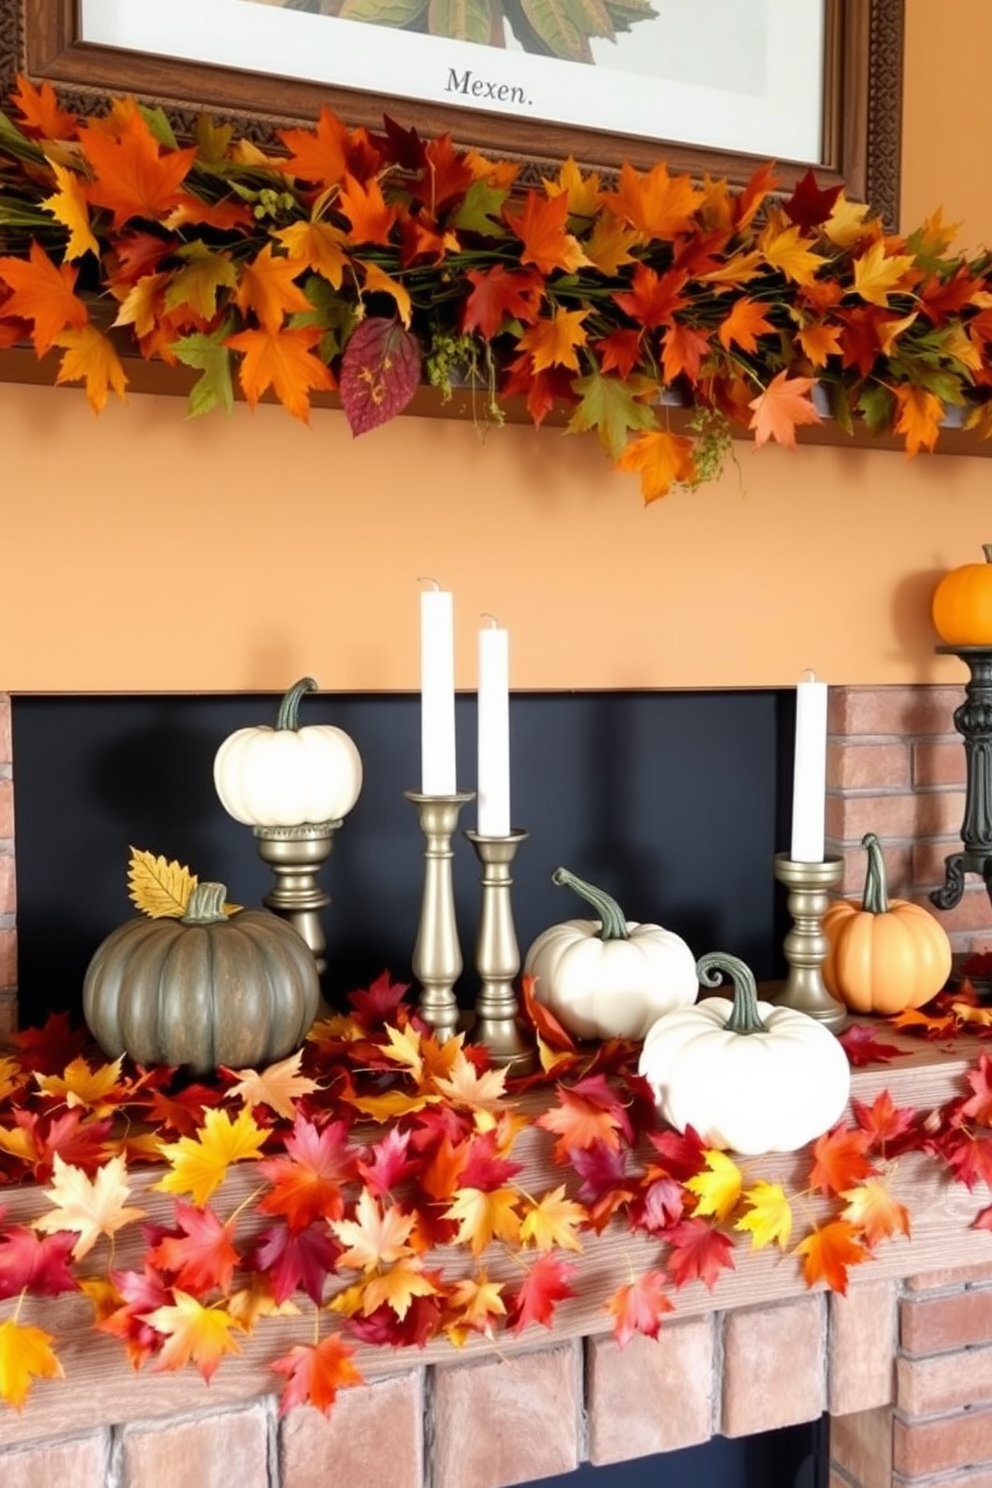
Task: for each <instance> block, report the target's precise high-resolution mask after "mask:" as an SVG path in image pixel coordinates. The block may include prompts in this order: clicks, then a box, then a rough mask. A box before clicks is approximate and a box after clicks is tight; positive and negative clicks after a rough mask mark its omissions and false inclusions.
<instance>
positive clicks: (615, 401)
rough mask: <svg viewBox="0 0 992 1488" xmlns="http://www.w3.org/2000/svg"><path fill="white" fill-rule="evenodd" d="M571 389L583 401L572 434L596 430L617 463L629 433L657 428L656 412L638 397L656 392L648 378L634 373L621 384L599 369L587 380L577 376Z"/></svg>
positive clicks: (573, 418)
mask: <svg viewBox="0 0 992 1488" xmlns="http://www.w3.org/2000/svg"><path fill="white" fill-rule="evenodd" d="M572 388H573V390H574V391H575V392H576V393H578V394H579V396H580V397H581V399H582V401H581V403H580V404H579V406H578V408H576V410H575V412H574V413H573V415H572V420H571V423H570V424H569V426H568V427H569V432H570V433H573V434H574V433H579V432H580V431H581V430H583V429H595V430H596V432H597V434H598V435H599V442H600V444H601V445H602V446H603V448H604V449H605V450H606V451H607V452H608V453H609V454H610V455H611V456H612V458H613V459H614V460H615V459H616V458H617V457H618V456H619V454H620V451H621V450H622V449H623V447H624V445H625V444H626V443H627V431H628V430H630V429H653V428H654V426H655V417H654V410H653V409H652V408H651V407H650V406H649V405H647V404H645V403H639V402H638V401H637V398H636V397H635V394H637V393H642V394H645V393H653V392H655V391H656V389H655V384H654V383H653V382H652V381H651V379H650V378H649V377H638V376H637V375H636V373H635V374H634V375H632V376H631V377H628V378H627V380H626V381H625V382H621V381H620V379H619V378H618V377H606V376H604V375H603V373H602V372H600V371H598V370H597V371H595V372H590V373H589V375H588V377H577V378H576V379H575V380H574V382H573V383H572Z"/></svg>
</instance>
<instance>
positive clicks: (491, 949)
mask: <svg viewBox="0 0 992 1488" xmlns="http://www.w3.org/2000/svg"><path fill="white" fill-rule="evenodd" d="M465 836H466V837H467V838H468V840H469V842H471V844H472V846H473V847H474V848H475V851H476V855H477V857H478V859H479V862H480V863H481V864H482V879H481V883H482V910H481V914H480V918H479V931H478V936H477V938H476V942H475V969H476V971H477V972H478V974H479V978H480V980H481V982H482V987H481V990H480V992H479V995H478V997H477V998H476V1003H475V1022H474V1024H473V1025H472V1028H471V1031H470V1033H469V1038H470V1039H471V1041H472V1042H473V1043H476V1044H483V1045H485V1047H486V1049H487V1050H488V1051H489V1057H490V1059H491V1060H492V1062H493V1064H495V1065H498V1066H499V1067H501V1068H505V1069H506V1070H507V1071H508V1072H509V1073H511V1074H515V1075H524V1074H528V1073H529V1072H530V1071H531V1070H532V1069H535V1068H536V1066H537V1048H536V1046H535V1044H534V1042H533V1040H532V1038H531V1037H530V1035H529V1034H528V1033H527V1032H526V1031H525V1029H524V1027H523V1025H522V1024H521V1022H520V1010H519V1008H518V1006H517V994H516V992H515V991H514V987H513V980H514V977H515V976H516V975H517V972H518V971H519V970H520V949H519V947H518V945H517V934H516V930H515V929H514V926H513V907H512V904H511V900H510V889H511V888H512V886H513V879H512V878H511V877H510V869H511V867H512V865H513V860H514V858H515V857H516V853H517V848H518V847H519V846H520V844H521V842H523V841H524V839H525V838H526V836H527V833H526V832H521V831H519V830H514V831H511V832H510V834H509V836H507V837H480V835H479V833H478V832H466V833H465Z"/></svg>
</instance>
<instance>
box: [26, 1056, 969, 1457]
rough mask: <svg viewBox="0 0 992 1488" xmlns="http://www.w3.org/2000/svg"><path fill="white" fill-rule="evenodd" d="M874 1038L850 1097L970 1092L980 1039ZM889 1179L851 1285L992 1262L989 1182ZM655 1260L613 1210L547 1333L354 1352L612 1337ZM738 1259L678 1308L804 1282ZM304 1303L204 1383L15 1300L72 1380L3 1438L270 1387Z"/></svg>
mask: <svg viewBox="0 0 992 1488" xmlns="http://www.w3.org/2000/svg"><path fill="white" fill-rule="evenodd" d="M879 1037H880V1038H881V1039H882V1041H883V1042H885V1043H886V1044H895V1045H896V1046H897V1047H898V1048H899V1049H901V1050H905V1053H904V1054H902V1055H900V1057H898V1058H894V1059H892V1060H891V1061H890V1062H888V1063H885V1064H877V1065H869V1066H866V1067H864V1068H861V1069H856V1070H855V1071H854V1072H853V1077H852V1094H853V1096H855V1097H856V1098H857V1099H859V1100H861V1101H865V1102H870V1101H872V1100H873V1099H874V1098H875V1097H876V1096H877V1095H878V1094H879V1093H880V1092H881V1091H883V1090H888V1092H889V1094H890V1095H891V1097H892V1100H893V1102H894V1103H895V1104H896V1105H897V1106H913V1107H914V1108H916V1109H917V1110H920V1111H923V1112H926V1111H928V1110H931V1109H933V1108H934V1107H936V1106H939V1105H941V1104H943V1103H944V1102H945V1101H947V1100H948V1099H950V1098H951V1097H953V1096H955V1095H957V1094H961V1093H963V1092H964V1091H965V1090H966V1085H965V1075H966V1072H967V1071H968V1069H969V1068H970V1067H971V1066H972V1065H973V1064H974V1063H975V1061H976V1059H977V1057H978V1053H979V1050H980V1049H981V1047H982V1045H981V1044H980V1042H979V1041H977V1040H974V1039H970V1038H965V1037H959V1038H956V1039H954V1040H952V1041H948V1042H945V1043H928V1042H925V1041H923V1040H921V1039H913V1038H909V1037H907V1036H903V1035H900V1034H898V1033H894V1032H892V1031H891V1030H890V1029H889V1028H887V1027H883V1028H882V1029H880V1030H879ZM531 1099H533V1097H532V1098H531ZM538 1146H540V1151H541V1156H540V1157H538V1156H537V1149H538ZM547 1149H548V1143H547V1140H546V1135H545V1134H543V1133H541V1132H539V1131H537V1130H530V1131H526V1132H524V1133H523V1134H522V1135H521V1137H520V1138H519V1139H518V1142H517V1146H516V1148H515V1150H514V1156H515V1157H517V1158H518V1159H519V1160H520V1161H522V1162H524V1163H525V1170H524V1172H523V1173H522V1174H521V1175H520V1177H519V1179H518V1181H519V1183H520V1184H521V1185H522V1186H523V1187H525V1188H530V1187H532V1186H533V1187H534V1188H536V1189H537V1190H538V1191H540V1190H541V1189H542V1188H546V1187H549V1186H553V1185H554V1184H556V1183H558V1182H560V1181H561V1176H562V1170H560V1169H554V1168H553V1167H552V1166H551V1165H550V1163H549V1162H548V1161H547V1157H546V1153H547ZM804 1163H805V1165H806V1166H807V1167H808V1156H807V1158H806V1159H804V1158H803V1156H802V1154H800V1155H798V1156H797V1155H794V1154H792V1155H779V1156H771V1155H769V1156H763V1157H758V1158H749V1159H741V1165H742V1166H743V1167H744V1168H745V1172H746V1175H747V1176H748V1177H749V1178H753V1179H757V1178H762V1179H766V1180H769V1181H780V1182H782V1183H783V1184H784V1185H785V1186H786V1188H787V1190H788V1188H789V1186H790V1185H792V1186H795V1184H796V1183H797V1181H799V1175H800V1174H801V1172H802V1171H803V1167H804ZM160 1176H161V1171H160V1170H155V1169H146V1170H143V1171H141V1172H139V1173H137V1174H135V1175H134V1182H133V1188H132V1196H131V1200H130V1202H132V1203H136V1204H138V1205H140V1206H141V1207H142V1208H145V1209H146V1210H147V1212H148V1218H149V1220H150V1221H155V1220H158V1221H161V1222H171V1200H170V1199H169V1197H168V1196H166V1195H163V1194H158V1193H155V1192H153V1191H152V1185H153V1184H154V1183H155V1182H156V1180H157V1178H158V1177H160ZM250 1188H251V1175H250V1173H249V1172H248V1171H247V1170H246V1169H244V1168H234V1169H232V1170H231V1172H230V1173H229V1175H228V1177H227V1178H226V1180H225V1182H224V1185H223V1187H222V1188H221V1189H220V1190H219V1191H218V1193H217V1195H216V1196H215V1198H214V1200H213V1201H212V1202H214V1203H215V1205H216V1206H217V1208H218V1210H219V1211H220V1212H221V1213H227V1212H229V1211H232V1210H233V1209H234V1208H235V1207H236V1206H237V1205H238V1204H239V1203H240V1202H241V1200H242V1199H243V1198H244V1197H246V1195H247V1194H248V1193H249V1192H250ZM890 1188H891V1191H892V1192H893V1194H894V1195H895V1197H896V1198H897V1199H898V1200H899V1201H900V1202H901V1203H903V1204H905V1205H906V1207H907V1209H908V1211H909V1214H910V1220H911V1226H912V1237H911V1238H910V1239H906V1238H903V1237H899V1238H897V1239H895V1240H892V1241H889V1242H887V1243H886V1244H884V1245H883V1246H881V1247H880V1248H879V1250H878V1251H877V1253H876V1255H875V1257H873V1259H872V1260H871V1261H869V1262H867V1263H866V1264H864V1265H863V1266H861V1267H858V1268H856V1269H854V1270H852V1272H851V1273H850V1288H849V1290H850V1292H856V1289H857V1287H858V1286H859V1284H865V1283H869V1282H873V1281H879V1280H882V1279H891V1278H896V1277H902V1276H909V1275H914V1274H917V1273H920V1272H925V1271H929V1270H935V1269H938V1268H943V1267H948V1266H954V1267H964V1266H969V1265H972V1264H981V1263H988V1262H989V1261H992V1234H990V1233H989V1232H988V1231H986V1230H976V1229H972V1228H970V1226H971V1224H972V1221H973V1219H974V1218H975V1215H976V1214H977V1213H978V1211H979V1210H980V1209H982V1208H984V1207H985V1206H986V1205H987V1204H988V1202H989V1196H988V1193H987V1192H986V1191H985V1189H984V1188H983V1187H980V1188H978V1189H976V1191H975V1192H974V1193H969V1192H968V1190H967V1189H966V1188H965V1187H964V1186H963V1185H961V1184H959V1183H955V1182H952V1181H950V1180H949V1179H948V1178H947V1177H946V1176H944V1175H943V1174H942V1173H941V1170H940V1168H939V1165H938V1163H936V1162H935V1161H933V1160H932V1159H929V1158H927V1157H925V1156H923V1155H922V1154H919V1153H910V1154H908V1155H906V1156H904V1157H901V1158H900V1159H899V1160H898V1163H897V1165H896V1169H895V1173H894V1176H893V1177H892V1179H891V1181H890ZM0 1201H2V1207H3V1210H4V1218H5V1221H6V1222H7V1223H8V1224H10V1223H18V1222H23V1221H25V1220H28V1219H31V1218H34V1217H36V1216H37V1215H38V1213H39V1210H40V1208H41V1209H43V1208H44V1205H43V1204H42V1205H41V1206H39V1194H38V1191H37V1189H35V1188H33V1187H28V1186H23V1187H21V1186H18V1187H15V1188H7V1189H4V1190H2V1191H0ZM815 1212H816V1204H815V1201H811V1208H810V1210H809V1211H808V1213H809V1214H810V1215H811V1216H813V1215H815ZM249 1234H250V1222H249V1221H248V1220H247V1218H246V1220H245V1221H244V1222H243V1223H242V1226H241V1227H239V1240H243V1239H245V1238H247V1236H248V1235H249ZM132 1235H133V1238H132ZM117 1239H118V1245H117V1247H116V1250H115V1253H114V1264H115V1266H119V1267H121V1268H127V1267H131V1266H140V1259H139V1256H140V1248H141V1244H142V1239H141V1235H140V1226H134V1227H129V1228H128V1229H126V1230H124V1231H122V1232H121V1234H120V1235H119V1236H118V1237H117ZM94 1257H95V1261H96V1264H95V1266H94V1269H98V1267H99V1265H101V1264H102V1265H105V1264H106V1241H101V1242H100V1245H99V1246H98V1248H97V1250H96V1251H95V1252H94ZM657 1257H658V1243H657V1241H653V1240H652V1239H651V1238H650V1237H649V1236H646V1235H644V1234H640V1233H638V1234H634V1233H632V1232H631V1231H630V1230H629V1229H627V1228H626V1227H625V1226H624V1224H623V1223H622V1222H620V1221H616V1222H614V1223H612V1224H611V1225H610V1226H609V1228H608V1229H607V1230H606V1231H605V1232H604V1233H603V1234H602V1235H601V1236H590V1237H584V1250H583V1252H582V1254H581V1255H576V1256H574V1257H570V1259H573V1260H574V1262H575V1264H576V1267H577V1275H576V1277H575V1280H574V1282H573V1285H574V1286H575V1290H576V1292H577V1293H578V1295H577V1296H576V1297H575V1298H574V1299H571V1300H568V1301H566V1302H563V1303H561V1304H559V1306H558V1308H557V1311H556V1320H555V1326H554V1330H553V1332H551V1333H549V1332H548V1331H546V1330H545V1329H542V1328H539V1327H531V1328H529V1329H527V1330H526V1332H525V1333H523V1334H522V1335H521V1336H520V1337H519V1338H516V1339H515V1338H512V1337H509V1336H507V1335H502V1336H499V1337H498V1338H497V1339H496V1340H495V1341H494V1342H492V1343H490V1342H488V1341H487V1340H485V1339H483V1338H481V1337H479V1338H473V1339H471V1340H470V1341H469V1342H468V1343H467V1344H466V1345H465V1346H464V1347H463V1348H461V1349H455V1348H454V1347H453V1346H451V1345H449V1344H447V1343H445V1342H443V1341H441V1342H435V1343H432V1344H430V1345H428V1347H427V1348H426V1349H423V1350H420V1349H414V1350H410V1349H374V1348H371V1347H359V1348H358V1350H357V1353H356V1363H357V1364H358V1366H359V1367H360V1369H361V1372H362V1374H363V1375H364V1377H365V1378H366V1380H368V1381H372V1380H375V1379H377V1378H381V1377H382V1376H384V1375H389V1374H396V1373H399V1372H403V1371H406V1370H409V1369H410V1367H411V1364H412V1363H415V1364H416V1365H417V1366H420V1365H423V1364H430V1363H439V1362H445V1363H448V1364H451V1363H453V1362H460V1361H464V1362H466V1363H467V1362H469V1361H471V1360H474V1359H478V1358H480V1357H483V1356H485V1355H487V1354H493V1353H497V1354H499V1355H500V1356H501V1357H505V1356H509V1355H514V1354H519V1353H522V1352H525V1351H528V1350H533V1349H539V1348H545V1347H546V1346H547V1345H548V1343H549V1342H550V1341H552V1340H554V1339H561V1340H565V1339H574V1338H580V1337H593V1336H599V1335H603V1334H606V1333H608V1332H609V1331H610V1326H611V1319H610V1317H609V1315H608V1314H607V1312H606V1311H605V1307H604V1304H605V1302H606V1300H607V1298H608V1297H609V1296H610V1295H611V1294H612V1293H613V1292H614V1291H615V1290H616V1289H617V1287H618V1286H620V1285H621V1284H623V1283H624V1282H626V1281H629V1280H630V1279H631V1277H632V1276H636V1275H637V1274H639V1273H640V1272H642V1271H644V1270H646V1269H648V1268H649V1267H651V1266H653V1265H655V1264H656V1263H657ZM481 1263H482V1264H483V1265H485V1266H486V1268H487V1270H488V1272H489V1274H490V1276H491V1277H492V1278H494V1279H497V1280H503V1279H506V1280H509V1279H511V1278H512V1277H513V1276H514V1272H515V1266H516V1263H515V1261H514V1259H513V1257H512V1256H510V1255H509V1254H508V1253H506V1252H505V1251H503V1250H502V1248H501V1247H500V1246H493V1247H491V1248H490V1251H488V1252H486V1253H485V1254H484V1255H483V1256H482V1257H481ZM430 1264H431V1265H437V1266H440V1267H442V1268H443V1269H444V1270H445V1273H446V1275H449V1276H457V1275H459V1274H462V1273H464V1272H465V1271H467V1270H468V1261H467V1258H466V1257H465V1255H464V1254H463V1253H462V1252H460V1251H456V1250H454V1249H451V1250H447V1251H438V1252H436V1253H435V1254H434V1255H433V1256H431V1258H430ZM735 1267H736V1269H734V1270H733V1271H726V1272H724V1273H723V1274H722V1275H721V1277H720V1279H719V1281H718V1282H717V1285H716V1286H715V1287H714V1289H713V1291H712V1292H710V1291H707V1289H706V1288H705V1287H704V1286H703V1285H702V1284H701V1283H699V1282H693V1283H691V1284H690V1285H689V1286H686V1287H685V1288H683V1289H682V1290H680V1291H679V1292H677V1293H674V1294H673V1301H674V1303H675V1308H676V1311H675V1313H673V1315H672V1316H673V1318H678V1317H687V1316H691V1315H694V1314H699V1313H704V1312H729V1311H732V1310H735V1309H739V1308H750V1307H761V1306H763V1305H765V1304H768V1303H772V1302H778V1301H782V1300H785V1299H788V1298H795V1297H799V1296H802V1295H804V1294H805V1293H806V1290H807V1289H806V1286H805V1283H804V1281H803V1277H802V1274H801V1271H800V1267H799V1263H798V1261H797V1259H796V1258H795V1257H793V1256H790V1255H782V1254H781V1252H779V1250H778V1249H777V1247H775V1246H769V1247H768V1248H767V1249H764V1250H761V1251H752V1250H749V1249H748V1247H747V1245H746V1243H745V1240H744V1237H742V1238H741V1242H740V1244H739V1245H738V1247H737V1248H736V1249H735ZM300 1302H301V1315H298V1316H296V1317H284V1318H276V1319H267V1320H263V1321H262V1322H261V1323H260V1324H259V1326H258V1327H257V1329H256V1331H255V1333H254V1334H253V1335H252V1336H251V1337H250V1338H247V1339H245V1341H244V1345H243V1352H242V1353H241V1354H240V1355H239V1356H237V1357H227V1358H225V1359H224V1360H223V1362H222V1364H221V1366H220V1368H219V1369H218V1370H217V1373H216V1374H215V1375H214V1377H213V1379H212V1381H211V1382H210V1384H209V1385H206V1384H205V1383H204V1382H203V1380H202V1379H201V1378H200V1376H199V1374H198V1373H196V1372H195V1370H193V1369H187V1370H186V1371H184V1372H182V1373H178V1374H173V1373H165V1372H160V1373H156V1372H155V1371H154V1369H153V1368H152V1367H151V1366H150V1365H145V1366H144V1368H142V1369H141V1370H140V1371H137V1372H136V1371H134V1370H132V1369H131V1367H130V1366H129V1365H128V1363H127V1361H126V1359H125V1355H124V1352H123V1349H122V1347H121V1346H120V1344H119V1343H118V1342H117V1340H115V1339H112V1338H109V1337H103V1336H101V1335H99V1334H98V1333H96V1332H95V1331H94V1329H93V1326H92V1311H91V1306H90V1304H89V1302H88V1301H87V1300H86V1299H85V1297H82V1296H76V1295H67V1296H65V1297H60V1298H56V1299H52V1300H48V1299H31V1298H29V1299H27V1300H26V1301H25V1303H24V1304H23V1306H22V1308H21V1311H20V1314H19V1316H20V1320H21V1321H22V1322H31V1323H34V1324H35V1325H37V1326H39V1327H43V1328H45V1329H46V1330H47V1331H48V1332H50V1333H52V1334H53V1335H55V1337H56V1340H57V1343H56V1347H57V1350H58V1354H59V1357H60V1359H61V1360H62V1363H63V1366H64V1369H65V1376H66V1377H65V1379H64V1380H62V1381H53V1382H46V1381H39V1382H37V1383H36V1384H35V1385H34V1388H33V1390H32V1393H31V1397H30V1400H29V1401H28V1403H27V1405H26V1406H25V1408H24V1410H23V1411H22V1412H21V1413H20V1414H19V1415H18V1414H15V1413H14V1412H13V1411H6V1410H5V1411H4V1414H3V1420H2V1427H0V1441H2V1442H3V1443H4V1444H5V1445H6V1444H13V1443H15V1442H22V1441H30V1440H37V1439H42V1438H45V1437H50V1436H53V1435H56V1434H62V1433H69V1432H72V1431H77V1430H81V1429H84V1428H92V1427H95V1426H99V1425H110V1424H114V1423H118V1424H120V1423H126V1422H128V1421H133V1420H138V1419H145V1420H146V1419H148V1418H149V1417H154V1416H160V1415H161V1416H165V1415H174V1414H177V1413H182V1412H185V1411H194V1410H202V1409H204V1408H214V1407H216V1406H218V1405H221V1404H227V1403H232V1402H236V1401H244V1400H246V1399H251V1398H253V1397H256V1396H260V1395H270V1394H273V1393H276V1392H278V1390H279V1389H280V1388H281V1384H282V1380H281V1377H280V1376H279V1375H276V1374H274V1373H273V1372H272V1370H271V1368H270V1364H271V1361H272V1360H273V1359H275V1358H277V1357H279V1355H280V1354H281V1353H283V1352H285V1351H286V1350H287V1349H288V1348H289V1347H290V1346H291V1345H292V1344H293V1343H294V1342H297V1341H299V1340H300V1339H301V1338H302V1337H304V1336H306V1337H307V1338H309V1337H310V1334H311V1327H310V1322H309V1319H307V1318H306V1317H305V1316H303V1314H305V1313H306V1312H307V1311H308V1310H309V1308H310V1303H309V1302H308V1301H307V1300H306V1299H305V1298H301V1299H300ZM5 1312H6V1309H5ZM411 1356H414V1357H411Z"/></svg>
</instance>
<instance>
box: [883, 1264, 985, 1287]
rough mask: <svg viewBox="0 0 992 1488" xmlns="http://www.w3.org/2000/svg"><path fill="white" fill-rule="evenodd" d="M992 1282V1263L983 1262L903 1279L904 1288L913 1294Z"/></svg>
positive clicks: (923, 1272) (927, 1272)
mask: <svg viewBox="0 0 992 1488" xmlns="http://www.w3.org/2000/svg"><path fill="white" fill-rule="evenodd" d="M983 1282H992V1261H981V1262H978V1263H976V1264H975V1265H973V1266H955V1267H953V1268H952V1267H946V1268H944V1269H943V1270H934V1271H918V1272H917V1273H916V1275H915V1276H907V1277H905V1278H904V1279H903V1286H904V1287H906V1288H908V1290H909V1291H911V1292H934V1291H938V1290H939V1291H946V1290H947V1289H948V1288H949V1287H954V1288H956V1289H960V1288H961V1287H967V1286H975V1285H979V1286H980V1285H981V1284H982V1283H983Z"/></svg>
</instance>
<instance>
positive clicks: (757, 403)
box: [747, 369, 823, 449]
mask: <svg viewBox="0 0 992 1488" xmlns="http://www.w3.org/2000/svg"><path fill="white" fill-rule="evenodd" d="M814 382H815V379H814V378H812V377H790V376H789V374H788V372H787V371H785V369H783V370H782V371H781V372H777V373H776V374H775V376H774V377H773V378H772V380H771V382H770V383H769V384H768V386H767V387H766V388H765V390H764V392H763V393H759V394H758V396H757V397H756V398H752V399H751V401H750V403H749V404H748V405H747V406H748V407H749V408H751V409H753V410H754V412H753V415H752V418H751V422H750V424H749V425H748V428H750V429H753V430H754V442H755V445H756V446H757V448H758V449H760V448H761V446H762V445H763V444H767V442H768V440H769V439H774V440H775V441H776V442H777V443H778V444H783V445H785V447H786V448H787V449H795V447H796V429H797V427H798V426H799V425H800V424H820V423H822V422H823V420H822V419H821V418H820V415H819V414H818V413H817V411H816V409H815V408H814V407H813V404H812V403H811V401H810V397H809V393H810V389H811V388H812V387H813V385H814Z"/></svg>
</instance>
